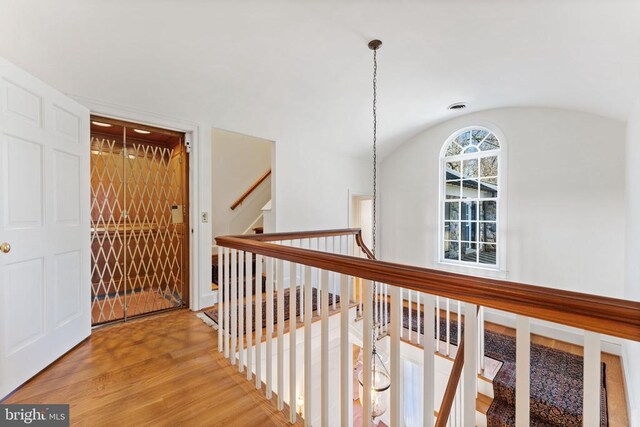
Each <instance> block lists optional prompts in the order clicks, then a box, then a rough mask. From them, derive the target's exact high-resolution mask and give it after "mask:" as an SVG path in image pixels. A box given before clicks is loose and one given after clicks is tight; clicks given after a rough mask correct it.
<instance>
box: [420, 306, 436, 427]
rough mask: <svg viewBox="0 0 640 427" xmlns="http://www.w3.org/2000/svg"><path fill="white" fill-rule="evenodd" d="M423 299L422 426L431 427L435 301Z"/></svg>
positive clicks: (432, 420)
mask: <svg viewBox="0 0 640 427" xmlns="http://www.w3.org/2000/svg"><path fill="white" fill-rule="evenodd" d="M423 299H424V335H423V336H422V347H423V349H422V350H423V365H424V390H423V399H424V401H423V410H424V412H423V426H424V427H433V424H434V419H433V412H434V409H435V403H434V396H435V388H434V385H435V382H436V376H435V355H434V352H435V345H434V342H433V329H434V326H435V325H434V318H433V314H434V313H433V310H435V302H434V298H433V296H432V295H427V294H423Z"/></svg>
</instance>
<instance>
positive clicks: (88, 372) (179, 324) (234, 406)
mask: <svg viewBox="0 0 640 427" xmlns="http://www.w3.org/2000/svg"><path fill="white" fill-rule="evenodd" d="M217 347H218V342H217V335H216V334H215V333H212V330H211V328H209V327H208V326H206V325H205V324H204V323H203V322H202V321H201V320H200V319H198V318H197V317H196V316H195V314H194V313H193V312H190V311H188V310H179V311H174V312H171V313H168V314H162V315H157V316H153V317H148V318H143V319H140V320H136V321H133V322H130V323H127V324H118V325H113V326H108V327H104V328H101V329H97V330H95V331H94V332H93V334H92V336H91V337H90V338H89V339H87V340H86V341H85V342H83V343H82V344H80V345H79V346H78V347H76V348H75V349H73V350H72V351H71V352H69V353H67V354H66V355H65V356H63V357H62V358H61V359H59V360H58V361H56V362H55V363H53V364H52V365H51V366H49V367H48V368H47V369H46V370H45V371H43V372H41V373H40V374H38V375H37V376H36V377H35V378H33V379H31V380H30V381H29V382H28V383H26V384H25V385H24V386H22V387H21V388H20V389H18V390H17V391H15V392H14V393H13V394H12V395H10V396H9V397H8V398H7V399H5V401H3V402H2V403H69V404H70V405H71V424H72V425H77V426H91V427H93V426H106V425H110V426H111V425H122V426H129V425H136V426H143V425H154V426H178V425H188V426H199V425H202V426H284V425H288V419H287V416H286V415H285V413H280V412H278V411H277V410H276V405H275V401H273V402H270V401H268V400H267V399H266V398H265V397H264V395H263V394H262V393H260V392H258V391H257V390H256V389H255V387H254V384H255V383H249V382H248V381H247V380H246V374H240V373H238V371H237V368H232V367H231V366H229V364H228V362H227V361H226V360H225V359H224V357H223V356H222V355H220V353H218V350H217Z"/></svg>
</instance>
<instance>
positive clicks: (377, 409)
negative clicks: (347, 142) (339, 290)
mask: <svg viewBox="0 0 640 427" xmlns="http://www.w3.org/2000/svg"><path fill="white" fill-rule="evenodd" d="M380 46H382V42H381V41H380V40H371V41H370V42H369V49H371V50H372V51H373V201H372V204H373V218H372V227H371V234H372V245H371V251H372V253H373V255H374V256H375V254H376V196H377V194H376V193H377V188H376V187H377V186H376V181H377V166H378V165H377V162H378V157H377V146H376V143H377V132H378V122H377V120H378V115H377V111H376V107H377V101H378V99H377V95H378V86H377V85H378V81H377V77H378V58H377V52H378V49H380ZM376 287H377V283H376V282H373V297H374V298H376ZM375 320H376V319H374V322H373V329H372V330H371V334H372V335H373V345H372V352H371V390H370V393H371V418H372V419H375V418H377V417H379V416H381V415H382V414H384V413H385V411H386V410H387V407H386V402H385V399H384V398H383V395H382V393H384V392H385V391H387V390H388V389H389V387H391V375H390V374H389V371H388V370H387V367H386V366H385V364H384V361H383V360H382V358H381V357H380V354H378V351H377V349H376V341H377V340H378V336H377V333H376V330H377V324H376V323H377V322H376V321H375ZM378 320H379V319H378ZM358 382H359V383H360V385H362V386H364V369H363V370H362V371H360V374H359V375H358ZM363 392H365V393H366V391H363Z"/></svg>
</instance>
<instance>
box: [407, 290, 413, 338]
mask: <svg viewBox="0 0 640 427" xmlns="http://www.w3.org/2000/svg"><path fill="white" fill-rule="evenodd" d="M406 293H407V294H408V295H407V303H408V304H409V310H408V313H409V322H408V326H409V329H408V331H407V333H408V334H409V336H408V337H407V340H408V341H409V342H411V341H413V338H412V335H413V328H412V327H411V324H412V320H413V313H412V311H411V290H409V289H408V290H407V291H406Z"/></svg>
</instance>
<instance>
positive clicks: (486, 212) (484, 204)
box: [480, 200, 498, 221]
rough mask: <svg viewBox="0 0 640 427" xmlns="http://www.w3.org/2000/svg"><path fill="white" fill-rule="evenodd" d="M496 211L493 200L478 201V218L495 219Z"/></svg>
mask: <svg viewBox="0 0 640 427" xmlns="http://www.w3.org/2000/svg"><path fill="white" fill-rule="evenodd" d="M497 212H498V208H497V203H496V201H495V200H484V201H481V202H480V220H481V221H495V220H496V215H497Z"/></svg>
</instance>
